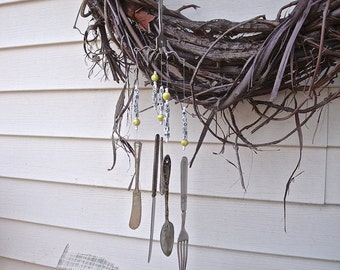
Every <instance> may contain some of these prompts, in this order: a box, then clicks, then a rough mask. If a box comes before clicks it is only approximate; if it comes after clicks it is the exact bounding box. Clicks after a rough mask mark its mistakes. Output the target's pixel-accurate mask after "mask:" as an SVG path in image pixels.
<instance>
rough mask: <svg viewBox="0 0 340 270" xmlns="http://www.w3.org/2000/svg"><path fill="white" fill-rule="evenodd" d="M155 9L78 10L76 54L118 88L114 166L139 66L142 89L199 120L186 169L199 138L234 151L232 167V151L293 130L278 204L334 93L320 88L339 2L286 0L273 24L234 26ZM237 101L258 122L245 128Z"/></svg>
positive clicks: (153, 5)
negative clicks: (266, 134)
mask: <svg viewBox="0 0 340 270" xmlns="http://www.w3.org/2000/svg"><path fill="white" fill-rule="evenodd" d="M160 3H162V1H161V0H158V2H157V1H155V0H84V1H83V3H82V6H81V8H80V11H79V12H80V15H81V16H82V17H89V18H90V22H89V25H88V28H87V30H86V32H85V33H84V48H85V52H86V56H87V58H88V59H90V61H92V63H93V68H94V67H95V66H100V67H101V69H102V70H103V71H104V73H105V74H106V75H107V76H109V77H110V76H111V77H112V78H113V80H115V81H117V82H124V83H125V87H124V88H123V89H122V92H121V95H120V97H119V99H118V101H117V105H116V111H115V119H114V128H113V135H112V140H113V150H114V151H113V153H114V161H113V166H114V164H115V160H116V148H117V146H118V145H119V146H122V147H124V149H125V150H126V151H127V152H128V153H131V154H133V153H134V152H133V148H132V147H131V145H130V143H129V142H128V140H127V139H126V138H124V136H121V134H120V125H121V122H122V119H123V115H124V114H125V113H127V112H128V111H129V110H130V109H131V107H132V104H133V99H134V98H133V96H134V91H133V90H131V87H130V82H129V81H130V80H131V74H132V73H133V74H136V73H134V71H135V70H138V71H140V72H141V73H142V74H143V75H144V76H145V78H147V80H148V82H147V83H148V84H150V85H153V84H154V83H155V81H156V79H157V78H156V77H159V78H160V80H162V81H163V82H166V85H167V86H168V92H169V94H170V95H171V99H172V100H174V101H175V102H179V103H181V104H187V105H190V106H192V108H193V111H194V116H195V117H197V118H198V119H199V120H200V122H201V123H202V132H201V135H200V138H199V141H198V143H197V146H196V151H195V153H194V156H193V158H192V160H191V164H192V162H193V161H194V159H195V156H196V155H197V153H198V152H199V149H200V147H201V145H202V143H203V141H204V138H205V136H206V134H207V133H208V132H210V133H211V134H212V135H213V136H214V137H216V139H217V140H219V141H220V142H221V143H222V145H223V146H224V145H225V144H232V145H234V148H235V149H236V155H237V157H238V159H237V160H238V161H239V156H238V150H237V149H238V147H239V146H244V147H249V148H250V149H252V150H254V151H256V150H257V149H258V148H259V147H262V146H266V145H273V144H278V143H280V142H282V141H283V140H285V139H287V138H288V137H289V136H291V135H292V134H295V133H296V134H298V137H299V142H300V159H299V162H298V164H297V166H296V168H295V170H294V172H293V173H292V174H291V176H290V179H289V180H288V182H287V186H286V194H285V199H286V196H287V191H288V189H289V184H290V183H291V181H292V180H293V179H294V177H295V173H296V170H297V168H298V166H299V163H300V160H301V153H302V129H301V128H302V127H303V126H304V125H306V123H307V122H308V120H310V119H311V117H312V116H313V115H314V114H315V113H317V112H320V111H322V108H323V107H324V106H325V105H327V104H328V103H329V102H331V101H332V100H334V99H336V98H339V97H340V89H339V88H328V87H327V86H329V85H330V84H332V83H333V82H334V79H335V78H336V77H337V75H338V73H339V70H340V51H339V50H340V1H339V0H332V1H331V0H300V1H295V2H291V3H290V4H288V5H286V6H284V7H282V8H281V9H280V10H279V12H278V14H277V17H276V19H274V20H267V19H266V18H265V16H258V17H255V18H252V19H249V20H246V21H243V22H232V21H228V20H226V19H215V20H211V21H193V20H190V19H189V18H187V17H185V16H184V15H182V13H181V11H183V10H184V9H187V8H195V9H196V8H198V6H196V5H185V6H183V7H181V8H179V9H177V10H170V9H168V8H166V7H165V6H163V5H162V4H160ZM164 66H166V68H164ZM109 73H110V75H109ZM153 75H157V76H153ZM151 78H153V79H151ZM241 103H249V104H250V105H251V106H252V108H253V113H254V114H255V115H256V116H257V117H256V120H254V121H253V122H252V123H251V124H249V125H247V126H240V123H239V122H238V121H237V117H235V111H237V107H238V106H239V105H240V104H241ZM292 119H293V121H294V122H295V125H294V127H293V128H292V129H291V130H290V131H289V132H288V133H287V134H283V135H282V138H280V139H276V140H275V141H267V142H263V143H253V142H251V141H250V140H248V138H247V136H246V135H245V134H246V133H247V132H248V133H247V134H249V131H250V133H253V132H260V130H261V128H262V127H263V126H265V125H266V124H268V123H269V122H272V121H288V120H292ZM219 121H220V122H221V121H222V122H223V125H222V124H220V122H219ZM135 124H138V123H135ZM238 165H239V168H241V166H240V163H239V164H238ZM241 178H242V172H241ZM242 179H243V178H242ZM243 185H244V184H243Z"/></svg>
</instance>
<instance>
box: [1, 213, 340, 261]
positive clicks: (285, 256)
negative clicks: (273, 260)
mask: <svg viewBox="0 0 340 270" xmlns="http://www.w3.org/2000/svg"><path fill="white" fill-rule="evenodd" d="M1 220H8V221H15V222H19V223H28V224H33V225H38V226H46V227H50V228H58V229H64V230H72V231H79V232H88V233H92V234H98V235H107V236H115V237H119V238H124V239H135V240H141V241H145V242H148V241H149V237H148V236H146V237H143V238H142V237H136V236H126V235H119V234H112V233H106V232H99V231H89V230H85V229H81V228H72V227H62V226H58V225H53V224H44V223H37V222H33V221H28V220H20V219H11V218H6V217H0V223H1ZM154 242H156V243H158V244H159V240H155V239H154ZM176 243H177V242H175V243H174V244H175V245H176ZM190 246H192V247H196V248H203V249H205V248H209V249H213V250H222V251H231V252H239V253H245V254H257V255H263V256H275V257H282V258H287V259H289V258H295V259H308V260H313V261H324V262H340V260H330V259H321V258H314V257H307V256H293V255H286V254H276V253H268V252H256V251H252V250H240V249H231V248H220V247H214V246H204V245H194V244H190ZM18 261H20V260H18Z"/></svg>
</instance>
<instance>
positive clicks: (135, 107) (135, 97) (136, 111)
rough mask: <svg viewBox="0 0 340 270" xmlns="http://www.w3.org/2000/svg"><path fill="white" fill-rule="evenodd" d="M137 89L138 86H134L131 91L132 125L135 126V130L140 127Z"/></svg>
mask: <svg viewBox="0 0 340 270" xmlns="http://www.w3.org/2000/svg"><path fill="white" fill-rule="evenodd" d="M138 103H139V89H138V86H137V85H135V89H134V90H133V116H134V118H133V121H132V124H133V125H134V126H135V129H138V126H139V125H140V120H139V106H138V105H139V104H138Z"/></svg>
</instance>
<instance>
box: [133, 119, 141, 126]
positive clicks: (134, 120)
mask: <svg viewBox="0 0 340 270" xmlns="http://www.w3.org/2000/svg"><path fill="white" fill-rule="evenodd" d="M132 124H133V125H134V126H136V127H138V126H139V125H140V120H139V119H138V118H135V119H133V121H132Z"/></svg>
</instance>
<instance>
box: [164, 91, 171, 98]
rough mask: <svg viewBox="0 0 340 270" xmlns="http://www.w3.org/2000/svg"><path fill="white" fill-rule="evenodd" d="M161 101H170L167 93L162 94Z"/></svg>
mask: <svg viewBox="0 0 340 270" xmlns="http://www.w3.org/2000/svg"><path fill="white" fill-rule="evenodd" d="M163 99H164V100H169V99H170V93H169V92H165V93H164V94H163Z"/></svg>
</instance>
